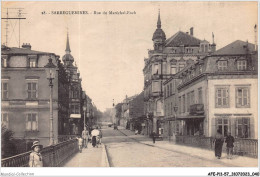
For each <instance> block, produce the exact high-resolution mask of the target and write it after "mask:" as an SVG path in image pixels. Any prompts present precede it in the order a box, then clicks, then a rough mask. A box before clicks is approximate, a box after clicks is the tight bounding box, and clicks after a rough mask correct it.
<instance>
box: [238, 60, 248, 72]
mask: <svg viewBox="0 0 260 177" xmlns="http://www.w3.org/2000/svg"><path fill="white" fill-rule="evenodd" d="M237 70H246V60H238V61H237Z"/></svg>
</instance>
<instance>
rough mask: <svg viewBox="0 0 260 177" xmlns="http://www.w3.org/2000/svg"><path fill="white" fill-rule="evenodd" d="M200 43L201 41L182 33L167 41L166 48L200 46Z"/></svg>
mask: <svg viewBox="0 0 260 177" xmlns="http://www.w3.org/2000/svg"><path fill="white" fill-rule="evenodd" d="M200 42H201V40H199V39H197V38H195V37H194V36H192V35H189V34H187V33H184V32H182V31H179V32H177V33H175V34H174V35H173V36H172V37H170V38H169V39H167V40H166V41H165V43H166V47H178V46H180V45H184V46H198V45H200Z"/></svg>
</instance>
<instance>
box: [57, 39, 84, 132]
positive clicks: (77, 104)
mask: <svg viewBox="0 0 260 177" xmlns="http://www.w3.org/2000/svg"><path fill="white" fill-rule="evenodd" d="M65 52H66V54H65V55H64V56H63V57H62V61H63V63H64V67H65V71H66V73H67V75H68V77H69V118H70V119H69V121H70V124H69V125H70V134H71V135H78V134H80V133H81V131H82V130H83V125H84V124H83V119H84V118H83V116H84V114H83V110H82V106H83V103H82V99H81V98H82V95H81V94H82V87H81V81H82V80H81V78H80V73H79V71H78V67H77V66H74V57H73V56H72V55H71V50H70V44H69V35H67V43H66V49H65Z"/></svg>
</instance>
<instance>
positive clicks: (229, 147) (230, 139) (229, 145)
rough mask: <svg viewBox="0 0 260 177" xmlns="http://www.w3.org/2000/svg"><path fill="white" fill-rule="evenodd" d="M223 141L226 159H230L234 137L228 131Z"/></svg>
mask: <svg viewBox="0 0 260 177" xmlns="http://www.w3.org/2000/svg"><path fill="white" fill-rule="evenodd" d="M225 142H226V143H227V158H228V159H232V155H233V147H234V142H235V139H234V137H233V136H232V135H231V133H230V132H229V133H228V136H227V137H226V141H225Z"/></svg>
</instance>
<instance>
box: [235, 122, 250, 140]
mask: <svg viewBox="0 0 260 177" xmlns="http://www.w3.org/2000/svg"><path fill="white" fill-rule="evenodd" d="M236 122H237V127H236V135H237V137H238V138H249V136H250V135H249V132H250V119H249V118H237V120H236Z"/></svg>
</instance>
